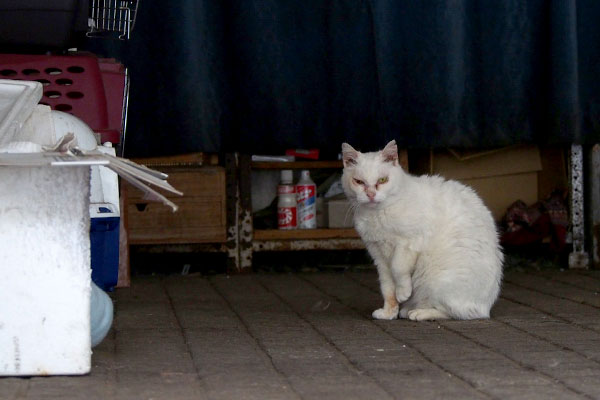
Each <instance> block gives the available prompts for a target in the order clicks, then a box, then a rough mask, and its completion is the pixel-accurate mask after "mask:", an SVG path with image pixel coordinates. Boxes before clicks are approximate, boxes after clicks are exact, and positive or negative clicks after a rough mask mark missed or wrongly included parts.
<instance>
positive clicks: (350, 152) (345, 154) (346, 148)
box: [342, 143, 358, 168]
mask: <svg viewBox="0 0 600 400" xmlns="http://www.w3.org/2000/svg"><path fill="white" fill-rule="evenodd" d="M357 159H358V151H356V150H354V147H352V146H350V145H349V144H348V143H342V160H343V161H344V168H346V167H349V166H351V165H356V160H357Z"/></svg>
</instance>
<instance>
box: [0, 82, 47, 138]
mask: <svg viewBox="0 0 600 400" xmlns="http://www.w3.org/2000/svg"><path fill="white" fill-rule="evenodd" d="M41 98H42V84H41V83H39V82H35V81H18V80H11V79H0V147H1V146H2V145H5V144H6V143H8V142H11V141H12V140H13V137H14V136H15V134H16V133H17V132H19V131H20V130H21V128H22V127H23V123H24V122H25V120H26V119H27V118H29V116H30V115H31V113H32V112H33V109H34V108H35V106H36V105H37V103H38V102H39V101H40V99H41Z"/></svg>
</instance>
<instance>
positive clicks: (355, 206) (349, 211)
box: [344, 201, 358, 225]
mask: <svg viewBox="0 0 600 400" xmlns="http://www.w3.org/2000/svg"><path fill="white" fill-rule="evenodd" d="M357 209H358V202H352V201H351V202H350V207H348V209H347V210H346V215H345V216H344V225H346V222H347V221H348V215H350V218H351V220H354V214H356V210H357Z"/></svg>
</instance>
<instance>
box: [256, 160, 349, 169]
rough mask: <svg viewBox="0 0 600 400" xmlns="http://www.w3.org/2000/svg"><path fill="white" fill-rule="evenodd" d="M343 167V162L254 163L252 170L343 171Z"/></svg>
mask: <svg viewBox="0 0 600 400" xmlns="http://www.w3.org/2000/svg"><path fill="white" fill-rule="evenodd" d="M342 167H343V165H342V162H341V161H291V162H269V161H253V162H252V163H251V168H252V169H323V168H326V169H337V168H340V169H341V168H342Z"/></svg>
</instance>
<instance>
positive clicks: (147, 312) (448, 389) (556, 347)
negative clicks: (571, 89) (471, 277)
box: [0, 271, 600, 400]
mask: <svg viewBox="0 0 600 400" xmlns="http://www.w3.org/2000/svg"><path fill="white" fill-rule="evenodd" d="M599 292H600V272H597V271H596V272H580V273H576V272H568V271H567V272H559V271H554V272H531V273H524V272H512V273H508V274H507V276H506V280H505V283H504V287H503V291H502V297H501V299H500V300H499V301H498V303H497V304H496V306H495V308H494V309H493V313H492V314H493V317H492V319H491V320H481V321H440V322H419V323H416V322H410V321H406V320H396V321H386V322H383V321H374V320H372V319H371V318H370V314H371V311H372V310H373V309H374V308H377V307H379V305H380V302H381V300H380V296H379V293H378V288H377V277H376V274H375V273H374V272H372V271H371V272H344V273H340V272H338V273H330V272H319V273H304V274H303V273H291V274H271V273H257V274H254V275H245V276H231V277H228V276H224V275H216V276H212V277H208V278H207V277H202V276H199V275H188V276H175V275H171V276H166V277H165V276H146V277H137V278H134V280H133V282H132V286H131V288H127V289H117V290H116V291H115V293H113V294H112V296H113V298H114V301H115V322H114V326H113V329H112V330H111V332H110V333H109V336H108V337H107V338H106V339H105V341H104V342H103V343H101V344H100V345H99V346H98V347H97V348H95V349H94V355H93V369H92V372H91V374H90V375H88V376H82V377H46V378H41V377H39V378H31V379H21V378H4V379H0V398H2V399H86V400H89V399H169V400H178V399H260V400H265V399H266V400H268V399H369V400H374V399H393V398H396V399H461V400H462V399H485V398H492V399H544V400H548V399H598V398H600V295H599V294H598V293H599Z"/></svg>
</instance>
